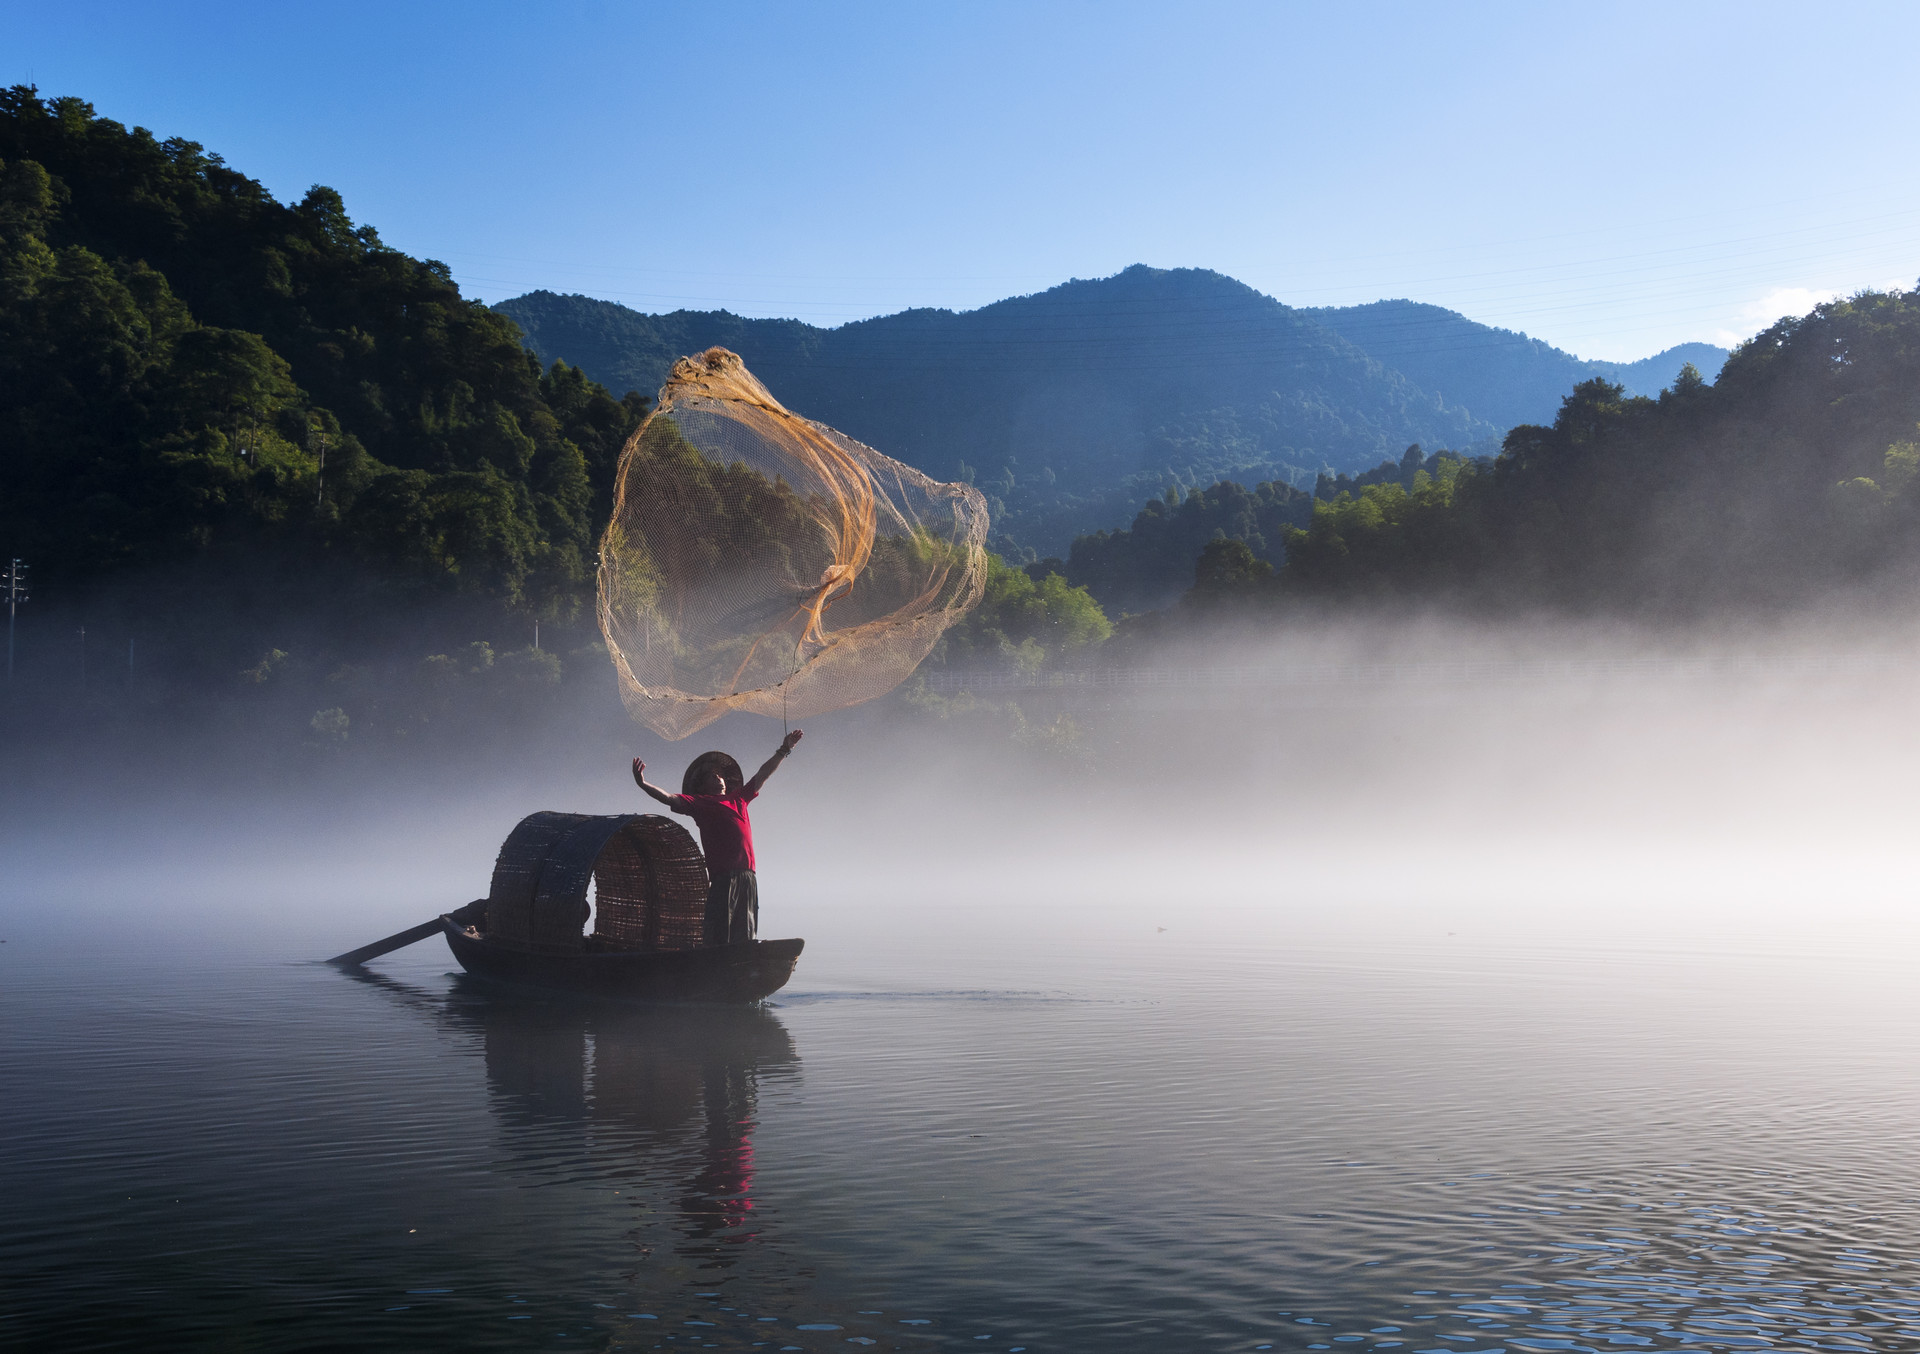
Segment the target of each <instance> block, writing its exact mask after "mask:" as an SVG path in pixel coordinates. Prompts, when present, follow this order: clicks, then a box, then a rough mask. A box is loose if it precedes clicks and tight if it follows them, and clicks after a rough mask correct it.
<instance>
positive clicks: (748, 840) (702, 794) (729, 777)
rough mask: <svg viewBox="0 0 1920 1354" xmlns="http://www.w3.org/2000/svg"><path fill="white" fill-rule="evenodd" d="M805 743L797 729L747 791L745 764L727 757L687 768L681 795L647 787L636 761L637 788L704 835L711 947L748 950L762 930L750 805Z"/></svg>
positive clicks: (707, 755) (711, 755)
mask: <svg viewBox="0 0 1920 1354" xmlns="http://www.w3.org/2000/svg"><path fill="white" fill-rule="evenodd" d="M799 741H800V730H798V729H795V730H794V731H793V732H792V733H790V734H788V735H787V736H786V738H785V739H784V740H783V741H782V742H781V744H780V747H779V750H778V751H776V752H775V753H774V754H773V756H771V757H769V758H767V764H766V765H765V766H763V767H761V768H760V769H759V770H758V771H756V772H755V773H754V776H753V779H752V780H750V781H748V782H747V783H746V784H745V785H742V784H741V783H740V763H738V762H736V761H734V759H733V758H731V757H729V756H728V755H727V754H726V753H724V752H703V753H701V754H700V755H699V756H698V757H695V758H694V759H693V763H692V765H690V766H688V767H687V774H686V775H685V777H683V778H682V780H681V782H680V788H681V791H682V793H680V794H677V795H670V794H668V793H667V792H666V791H665V790H662V789H661V788H660V787H659V786H657V785H649V784H647V778H646V769H647V764H646V763H645V762H643V761H641V760H640V759H639V758H638V757H635V758H634V759H633V779H634V783H635V784H637V785H638V786H639V787H640V788H641V789H642V790H645V791H646V792H647V793H648V794H650V795H652V796H653V797H654V798H655V799H657V800H659V801H660V802H661V803H662V804H665V805H666V806H667V807H668V808H669V809H672V810H673V811H674V812H675V813H684V814H686V815H687V817H689V818H691V819H693V821H694V823H695V825H696V826H698V827H699V829H700V849H701V850H702V851H703V852H705V853H706V857H707V920H706V935H707V944H709V945H729V944H731V945H741V944H745V943H746V942H747V941H749V940H752V939H753V936H754V932H755V931H757V930H758V929H759V926H760V882H759V880H758V879H757V878H756V877H755V875H754V873H753V824H752V823H751V822H750V821H748V819H747V805H748V804H751V803H752V802H753V801H754V800H755V799H757V798H758V797H759V795H760V787H761V786H763V785H765V784H766V783H767V777H768V776H771V775H772V774H773V773H774V772H775V771H778V770H779V769H780V763H782V762H784V761H785V760H786V759H787V758H788V757H789V756H790V755H791V754H792V752H793V745H794V744H795V743H798V742H799Z"/></svg>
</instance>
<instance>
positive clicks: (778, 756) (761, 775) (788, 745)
mask: <svg viewBox="0 0 1920 1354" xmlns="http://www.w3.org/2000/svg"><path fill="white" fill-rule="evenodd" d="M799 741H800V730H798V729H795V730H794V731H793V732H792V733H790V734H788V735H787V737H786V740H785V741H784V742H782V743H781V744H780V750H779V751H778V752H776V753H774V754H773V756H771V757H769V758H767V764H766V765H765V766H763V767H761V768H760V769H759V770H758V771H756V772H754V773H753V779H752V780H750V781H748V782H747V793H748V794H749V795H757V794H759V793H760V787H761V786H762V785H765V784H766V783H767V777H768V776H771V775H772V774H773V773H774V772H776V771H778V770H779V769H780V763H782V762H784V761H785V760H786V759H787V754H789V753H791V752H792V751H793V745H794V744H795V743H797V742H799Z"/></svg>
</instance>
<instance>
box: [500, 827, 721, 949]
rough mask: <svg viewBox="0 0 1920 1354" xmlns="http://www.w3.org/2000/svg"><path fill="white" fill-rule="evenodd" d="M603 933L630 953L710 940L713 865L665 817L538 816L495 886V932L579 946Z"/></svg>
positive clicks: (507, 845) (518, 939) (529, 941)
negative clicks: (592, 933) (590, 929)
mask: <svg viewBox="0 0 1920 1354" xmlns="http://www.w3.org/2000/svg"><path fill="white" fill-rule="evenodd" d="M589 884H592V885H593V886H594V892H595V901H596V903H597V906H598V913H599V915H598V918H597V920H596V933H597V935H598V936H599V937H600V938H601V939H602V940H603V941H604V942H606V943H608V944H612V945H615V946H617V947H619V948H621V949H660V950H680V949H691V948H693V947H695V946H698V945H700V944H702V943H703V941H704V939H705V934H704V917H705V908H706V889H707V870H706V863H705V861H704V860H703V859H702V858H701V855H700V848H699V847H698V846H697V845H695V844H694V840H693V837H692V836H691V835H690V834H689V833H688V832H687V830H686V829H685V828H683V827H681V826H680V825H679V824H678V823H676V822H674V821H673V820H672V819H670V818H664V817H661V816H660V815H658V814H584V813H551V812H549V813H535V814H530V815H528V816H527V817H526V818H523V819H522V820H521V821H520V823H519V825H518V826H517V827H515V828H514V830H513V831H512V832H511V833H510V834H508V836H507V840H506V841H505V842H504V843H502V845H501V847H500V856H499V859H498V860H497V861H495V863H494V867H493V883H492V886H491V887H490V888H489V889H488V892H487V925H486V931H487V934H488V936H489V937H493V938H497V939H501V940H509V941H513V942H515V943H517V944H522V945H531V946H535V947H537V948H540V949H546V950H554V951H567V950H578V949H580V948H582V947H583V945H584V944H585V937H584V936H583V934H582V932H583V930H584V928H585V925H586V921H587V917H588V914H589V912H590V911H592V910H593V908H592V907H591V906H590V905H589V903H588V901H587V887H588V885H589Z"/></svg>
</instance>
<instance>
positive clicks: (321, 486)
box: [307, 423, 327, 508]
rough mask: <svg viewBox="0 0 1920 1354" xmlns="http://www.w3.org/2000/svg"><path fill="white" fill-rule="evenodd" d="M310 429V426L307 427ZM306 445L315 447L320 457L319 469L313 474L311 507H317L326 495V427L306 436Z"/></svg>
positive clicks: (320, 427) (322, 425) (324, 425)
mask: <svg viewBox="0 0 1920 1354" xmlns="http://www.w3.org/2000/svg"><path fill="white" fill-rule="evenodd" d="M309 426H310V427H311V425H309ZM307 445H308V446H310V447H315V448H316V449H317V450H318V452H319V455H320V465H319V468H318V469H316V470H315V471H314V472H313V506H314V507H316V508H317V507H319V506H320V504H321V501H322V499H323V497H324V496H325V494H326V478H327V425H326V424H324V423H323V424H321V425H320V426H319V427H318V428H317V429H312V430H311V431H310V432H309V433H308V435H307Z"/></svg>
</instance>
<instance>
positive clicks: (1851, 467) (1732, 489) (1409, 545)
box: [1277, 291, 1920, 615]
mask: <svg viewBox="0 0 1920 1354" xmlns="http://www.w3.org/2000/svg"><path fill="white" fill-rule="evenodd" d="M1917 563H1920V292H1902V291H1893V292H1873V293H1863V294H1861V295H1859V296H1856V297H1854V298H1852V299H1850V300H1846V301H1836V302H1832V303H1829V304H1826V305H1822V306H1819V307H1817V308H1816V309H1814V310H1813V311H1812V312H1811V313H1810V314H1808V315H1805V316H1802V317H1797V318H1793V319H1787V320H1782V321H1780V322H1779V323H1778V324H1776V325H1774V326H1773V327H1772V328H1770V329H1768V330H1766V331H1765V332H1764V333H1762V334H1760V335H1758V336H1756V337H1755V338H1753V339H1751V340H1749V341H1748V342H1746V343H1744V344H1742V345H1741V346H1740V347H1739V348H1738V349H1736V350H1735V351H1734V353H1733V354H1732V356H1731V357H1729V358H1728V359H1727V363H1726V366H1725V367H1724V369H1723V370H1722V371H1721V373H1720V379H1719V380H1718V382H1716V383H1715V384H1713V385H1708V384H1707V383H1706V382H1705V381H1704V380H1703V379H1702V378H1701V377H1700V376H1699V374H1698V373H1697V372H1694V371H1692V370H1691V369H1690V368H1689V369H1687V370H1685V371H1683V373H1682V375H1681V378H1680V379H1679V380H1677V381H1676V382H1675V384H1674V385H1673V386H1672V387H1671V388H1670V389H1668V390H1666V391H1663V392H1662V393H1661V395H1660V397H1659V398H1658V399H1650V398H1646V397H1633V396H1629V395H1627V394H1626V392H1625V391H1624V390H1623V389H1622V388H1621V386H1619V385H1618V384H1616V383H1612V382H1609V381H1606V380H1604V379H1599V378H1596V379H1593V380H1590V381H1586V382H1584V383H1582V384H1581V385H1579V386H1578V387H1576V388H1575V389H1574V390H1573V391H1572V393H1571V394H1569V395H1568V396H1567V397H1566V398H1565V400H1564V401H1563V403H1562V405H1561V408H1560V411H1559V414H1558V416H1557V417H1556V418H1555V419H1554V421H1553V424H1552V425H1551V426H1550V427H1543V426H1531V425H1529V426H1522V427H1518V428H1515V429H1514V430H1513V431H1512V432H1511V433H1509V434H1508V435H1507V438H1506V441H1505V445H1504V447H1503V449H1502V451H1501V454H1500V456H1499V458H1498V459H1497V460H1496V461H1494V462H1493V463H1492V464H1491V465H1490V466H1486V467H1484V468H1483V467H1480V466H1476V465H1473V464H1464V465H1452V466H1450V467H1448V468H1447V469H1446V472H1445V473H1443V474H1435V475H1422V476H1420V477H1419V480H1418V482H1417V483H1415V484H1413V485H1412V486H1411V487H1407V486H1403V485H1401V484H1397V483H1396V484H1381V485H1372V486H1368V487H1364V488H1361V489H1359V490H1358V492H1357V493H1344V494H1341V495H1339V496H1337V497H1335V498H1334V499H1333V500H1332V501H1330V502H1329V501H1322V502H1320V503H1318V504H1316V506H1315V511H1314V516H1313V521H1312V523H1311V525H1310V526H1309V527H1308V528H1307V529H1306V530H1303V531H1295V532H1293V533H1292V534H1290V535H1289V537H1288V541H1287V562H1286V567H1285V569H1284V571H1283V572H1282V574H1281V576H1280V579H1279V582H1278V585H1277V590H1278V593H1279V594H1282V595H1292V596H1296V597H1320V598H1328V599H1333V598H1339V599H1347V600H1350V601H1359V600H1362V599H1367V600H1380V599H1397V600H1400V601H1409V600H1412V601H1419V600H1447V601H1450V602H1454V603H1465V604H1469V605H1474V606H1481V607H1499V608H1513V607H1527V608H1535V607H1543V608H1553V609H1561V610H1574V611H1586V610H1595V609H1598V610H1608V611H1628V612H1634V613H1638V614H1643V615H1646V614H1661V613H1670V612H1681V613H1685V612H1698V611H1701V610H1703V609H1711V608H1725V607H1730V606H1732V607H1742V606H1753V605H1781V604H1786V603H1790V602H1795V601H1797V600H1802V599H1805V598H1807V597H1809V596H1811V595H1813V594H1815V593H1817V592H1818V591H1820V590H1823V589H1828V588H1836V587H1848V586H1855V585H1859V584H1861V583H1863V582H1867V581H1870V580H1882V581H1884V580H1887V579H1900V580H1906V581H1910V580H1911V576H1912V571H1913V570H1914V568H1915V566H1916V564H1917Z"/></svg>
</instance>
